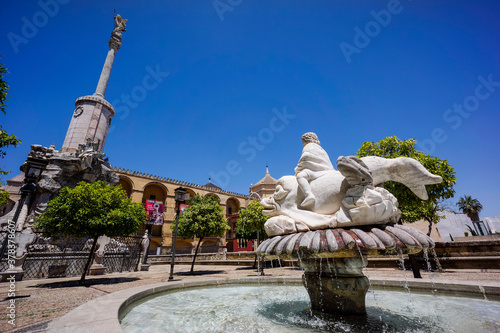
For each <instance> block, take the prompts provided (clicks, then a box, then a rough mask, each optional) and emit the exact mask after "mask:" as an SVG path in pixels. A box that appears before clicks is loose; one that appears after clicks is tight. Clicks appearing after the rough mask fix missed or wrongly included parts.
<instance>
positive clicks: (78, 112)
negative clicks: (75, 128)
mask: <svg viewBox="0 0 500 333" xmlns="http://www.w3.org/2000/svg"><path fill="white" fill-rule="evenodd" d="M82 113H83V106H81V105H79V106H77V107H76V108H75V111H74V112H73V117H75V118H76V117H78V116H80V115H81V114H82Z"/></svg>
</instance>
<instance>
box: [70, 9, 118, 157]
mask: <svg viewBox="0 0 500 333" xmlns="http://www.w3.org/2000/svg"><path fill="white" fill-rule="evenodd" d="M126 23H127V20H125V19H123V18H122V17H121V16H120V15H116V16H115V29H114V30H113V31H112V32H111V38H110V40H109V42H108V45H109V51H108V55H107V56H106V61H105V62H104V66H103V68H102V72H101V76H100V78H99V83H98V84H97V88H96V90H95V93H94V94H93V95H89V96H82V97H80V98H78V99H77V100H76V102H75V110H74V111H73V116H72V118H71V122H70V124H69V127H68V132H67V133H66V138H65V139H64V143H63V146H62V148H61V150H60V151H61V152H67V153H73V152H76V150H77V148H78V146H79V145H80V144H85V143H87V142H88V141H91V142H93V143H94V144H96V145H97V150H98V151H100V152H101V153H102V151H103V150H104V144H105V143H106V137H107V136H108V130H109V127H110V125H111V120H112V119H113V116H114V115H115V109H114V108H113V106H112V105H111V104H110V103H109V102H108V101H106V100H105V99H104V94H105V93H106V88H107V86H108V81H109V76H110V74H111V68H112V67H113V62H114V60H115V54H116V52H117V51H118V50H119V49H120V47H121V45H122V32H123V31H126V30H125V24H126Z"/></svg>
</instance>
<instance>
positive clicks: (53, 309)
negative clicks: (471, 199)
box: [0, 265, 500, 332]
mask: <svg viewBox="0 0 500 333" xmlns="http://www.w3.org/2000/svg"><path fill="white" fill-rule="evenodd" d="M189 268H190V266H189V265H176V266H175V272H176V274H175V280H177V281H178V280H195V279H209V278H229V277H231V278H232V277H234V278H238V277H242V278H243V277H248V276H258V275H260V273H258V272H257V271H256V270H255V269H253V268H251V267H248V266H206V265H203V266H202V265H198V266H195V275H189V274H188V271H189ZM169 270H170V266H169V265H155V266H151V268H150V270H149V271H148V272H127V273H114V274H108V275H103V276H98V277H95V276H90V277H87V286H79V285H78V280H79V278H78V277H71V278H58V279H41V280H26V281H20V282H16V284H15V289H16V290H15V313H16V320H15V324H16V325H15V326H12V325H11V324H9V323H8V320H9V318H8V317H7V314H8V308H7V307H8V306H9V304H11V303H10V299H9V298H8V293H9V288H10V285H9V283H5V282H3V283H0V332H45V331H46V329H47V326H48V324H49V323H50V322H51V321H54V320H57V319H58V318H60V317H61V316H63V315H65V314H66V313H68V312H69V311H71V310H72V309H74V308H76V307H78V306H79V305H81V304H83V303H85V302H87V301H89V300H92V299H95V298H97V297H100V296H103V295H106V294H109V293H112V292H115V291H119V290H123V289H128V288H132V287H137V286H141V285H147V284H153V283H159V282H167V281H168V276H169ZM265 274H266V276H284V275H286V276H293V275H295V276H300V275H302V271H301V270H300V269H297V268H293V267H283V268H281V267H279V268H271V269H266V270H265ZM365 274H366V275H367V276H368V278H385V277H387V278H389V277H391V278H394V277H395V278H401V279H408V280H411V279H413V278H412V274H411V272H408V271H401V270H396V269H366V270H365ZM422 276H423V279H424V280H432V281H439V280H452V281H454V282H460V281H473V282H476V283H478V284H481V283H482V282H494V283H500V270H449V271H446V272H443V273H436V272H430V273H429V272H422Z"/></svg>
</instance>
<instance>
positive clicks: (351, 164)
mask: <svg viewBox="0 0 500 333" xmlns="http://www.w3.org/2000/svg"><path fill="white" fill-rule="evenodd" d="M306 134H311V133H306ZM306 134H305V135H306ZM312 134H313V133H312ZM305 135H304V136H305ZM304 136H303V138H304ZM314 136H315V135H314ZM316 139H317V137H316ZM311 145H312V146H311ZM307 147H309V148H307ZM306 148H307V156H310V154H311V151H313V152H314V150H316V151H320V150H321V154H320V155H321V156H322V158H328V156H327V155H326V152H324V150H322V148H321V147H320V146H319V140H317V141H316V142H314V143H312V142H306V143H304V151H303V155H302V156H303V157H304V156H305V155H306V154H305V153H304V152H306ZM325 156H326V157H325ZM301 161H302V158H301ZM329 162H330V161H329V159H328V161H327V162H325V163H323V164H324V165H327V166H328V165H330V166H331V163H329ZM300 163H301V162H299V165H300ZM313 165H316V164H313ZM337 168H338V170H335V169H334V168H333V166H331V167H329V166H328V167H326V168H323V169H322V170H321V172H320V173H316V174H317V175H318V177H316V178H314V179H311V180H310V183H309V185H310V191H311V192H312V194H313V195H314V198H315V200H314V201H313V204H312V205H308V206H303V202H304V199H305V198H306V197H307V195H306V194H305V193H304V191H303V190H302V188H301V186H299V183H298V181H297V176H283V177H281V178H280V179H279V180H278V181H277V183H276V189H275V192H274V194H273V195H272V196H270V197H268V198H264V199H263V200H262V201H261V204H262V205H263V206H264V210H263V211H262V212H263V213H264V215H267V216H270V217H271V218H270V219H269V220H268V221H267V222H266V224H265V226H264V227H265V229H266V232H267V234H268V235H269V236H275V235H284V234H290V233H295V232H302V231H308V230H319V229H328V228H337V227H351V226H359V225H374V224H389V223H395V222H397V220H398V218H399V216H400V212H399V209H398V208H397V206H398V203H397V199H396V198H395V197H394V196H393V195H392V194H391V193H390V192H389V191H387V190H385V189H384V188H383V187H379V186H378V185H382V184H383V183H384V182H386V181H395V182H399V183H402V184H404V185H405V186H407V187H408V188H409V189H410V190H411V191H412V192H413V193H415V195H416V196H417V197H419V198H420V199H422V200H427V199H428V195H427V191H426V189H425V185H430V184H438V183H440V182H441V181H442V178H441V177H440V176H437V175H434V174H432V173H430V172H429V171H428V170H427V169H425V167H424V166H423V165H422V164H420V162H418V161H417V160H415V159H412V158H408V157H398V158H393V159H387V158H382V157H377V156H368V157H362V158H359V157H357V156H347V157H344V156H340V157H339V158H338V159H337ZM302 170H303V169H302ZM296 171H297V170H296ZM311 173H312V172H311ZM308 190H309V189H308Z"/></svg>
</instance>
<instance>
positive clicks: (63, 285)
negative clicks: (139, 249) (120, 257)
mask: <svg viewBox="0 0 500 333" xmlns="http://www.w3.org/2000/svg"><path fill="white" fill-rule="evenodd" d="M137 280H140V279H139V278H131V277H118V278H100V279H85V285H84V286H83V287H91V286H93V285H99V284H118V283H127V282H132V281H137ZM73 287H82V286H81V285H80V279H76V280H70V281H61V282H51V283H42V284H37V285H34V286H31V287H28V288H50V289H56V288H73Z"/></svg>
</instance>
